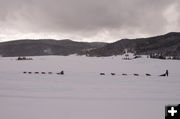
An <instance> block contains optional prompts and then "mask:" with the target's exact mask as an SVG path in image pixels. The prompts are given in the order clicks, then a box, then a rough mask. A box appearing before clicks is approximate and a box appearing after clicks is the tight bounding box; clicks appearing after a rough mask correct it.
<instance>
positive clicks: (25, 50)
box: [0, 39, 106, 57]
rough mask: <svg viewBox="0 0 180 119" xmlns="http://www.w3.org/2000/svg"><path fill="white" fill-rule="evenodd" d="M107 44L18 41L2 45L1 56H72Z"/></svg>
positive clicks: (45, 40)
mask: <svg viewBox="0 0 180 119" xmlns="http://www.w3.org/2000/svg"><path fill="white" fill-rule="evenodd" d="M104 45H106V43H99V42H97V43H96V42H94V43H86V42H75V41H72V40H68V39H65V40H53V39H39V40H30V39H25V40H16V41H8V42H1V43H0V55H1V56H3V57H12V56H42V55H70V54H74V53H78V52H80V51H82V50H85V49H94V48H100V47H103V46H104Z"/></svg>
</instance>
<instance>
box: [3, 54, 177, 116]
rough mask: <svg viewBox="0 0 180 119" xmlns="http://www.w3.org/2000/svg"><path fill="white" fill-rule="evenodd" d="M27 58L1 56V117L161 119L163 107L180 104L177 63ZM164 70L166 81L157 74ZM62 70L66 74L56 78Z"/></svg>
mask: <svg viewBox="0 0 180 119" xmlns="http://www.w3.org/2000/svg"><path fill="white" fill-rule="evenodd" d="M32 58H33V59H34V60H32V61H31V60H29V61H28V60H27V61H17V60H16V58H15V57H9V58H2V57H1V58H0V119H164V116H165V105H167V104H179V103H180V61H177V60H158V59H147V58H139V59H134V60H122V57H121V56H117V57H105V58H102V57H101V58H95V57H85V56H66V57H64V56H41V57H32ZM166 69H168V70H169V73H170V74H169V77H160V76H158V75H160V74H162V73H164V72H165V70H166ZM61 70H64V72H65V75H63V76H62V75H57V74H56V73H57V72H60V71H61ZM24 71H27V72H53V74H51V75H49V74H34V73H33V74H23V72H24ZM101 72H104V73H105V74H106V75H105V76H100V75H99V73H101ZM111 72H113V73H116V75H115V76H112V75H111V74H110V73H111ZM122 73H127V74H128V76H123V75H122ZM134 73H137V74H139V76H133V75H132V74H134ZM146 73H149V74H152V76H150V77H147V76H145V74H146Z"/></svg>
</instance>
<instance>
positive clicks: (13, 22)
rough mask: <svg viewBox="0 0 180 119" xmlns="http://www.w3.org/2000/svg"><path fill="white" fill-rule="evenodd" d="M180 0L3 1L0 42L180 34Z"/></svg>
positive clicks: (87, 39)
mask: <svg viewBox="0 0 180 119" xmlns="http://www.w3.org/2000/svg"><path fill="white" fill-rule="evenodd" d="M178 11H180V0H0V41H6V40H16V39H24V38H31V39H36V38H55V39H72V40H78V41H103V42H113V41H116V40H119V39H122V38H137V37H147V36H154V35H160V34H165V33H167V32H170V31H176V32H179V31H180V27H179V26H180V14H179V12H178Z"/></svg>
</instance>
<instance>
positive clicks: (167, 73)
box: [100, 70, 169, 76]
mask: <svg viewBox="0 0 180 119" xmlns="http://www.w3.org/2000/svg"><path fill="white" fill-rule="evenodd" d="M110 74H111V75H112V76H113V75H116V74H115V73H110ZM100 75H105V73H104V72H101V73H100ZM122 75H123V76H127V75H129V74H127V73H123V74H122ZM132 75H134V76H139V74H136V73H134V74H132ZM145 75H146V76H152V75H151V74H148V73H147V74H145ZM168 75H169V71H168V70H166V72H165V73H164V74H161V75H158V76H168Z"/></svg>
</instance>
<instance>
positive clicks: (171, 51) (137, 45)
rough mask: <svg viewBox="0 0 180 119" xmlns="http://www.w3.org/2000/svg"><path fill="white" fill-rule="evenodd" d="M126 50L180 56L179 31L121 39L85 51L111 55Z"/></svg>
mask: <svg viewBox="0 0 180 119" xmlns="http://www.w3.org/2000/svg"><path fill="white" fill-rule="evenodd" d="M125 49H126V50H128V51H129V52H133V53H136V54H140V55H142V54H145V55H148V54H151V53H161V54H163V55H166V56H168V55H170V56H180V33H178V32H171V33H168V34H165V35H161V36H155V37H149V38H138V39H122V40H119V41H117V42H114V43H111V44H107V45H105V46H104V47H101V48H97V49H93V50H90V51H87V52H86V54H87V55H88V56H98V57H100V56H112V55H119V54H123V53H124V51H125Z"/></svg>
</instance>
